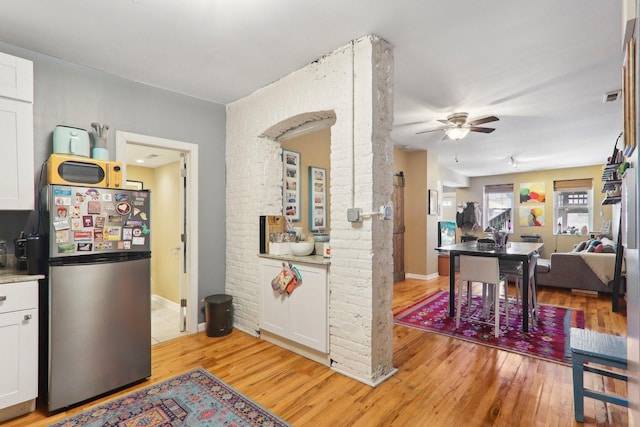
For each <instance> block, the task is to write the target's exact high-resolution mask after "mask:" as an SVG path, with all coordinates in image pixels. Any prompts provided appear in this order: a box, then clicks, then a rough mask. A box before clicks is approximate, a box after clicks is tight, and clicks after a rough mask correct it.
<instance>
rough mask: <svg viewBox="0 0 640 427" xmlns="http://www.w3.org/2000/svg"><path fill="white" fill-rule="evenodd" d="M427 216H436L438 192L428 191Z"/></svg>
mask: <svg viewBox="0 0 640 427" xmlns="http://www.w3.org/2000/svg"><path fill="white" fill-rule="evenodd" d="M429 215H438V191H437V190H429Z"/></svg>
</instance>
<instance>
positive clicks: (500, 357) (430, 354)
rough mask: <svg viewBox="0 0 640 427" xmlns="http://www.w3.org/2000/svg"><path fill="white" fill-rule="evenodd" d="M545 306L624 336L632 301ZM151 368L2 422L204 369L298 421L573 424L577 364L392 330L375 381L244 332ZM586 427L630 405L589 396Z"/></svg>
mask: <svg viewBox="0 0 640 427" xmlns="http://www.w3.org/2000/svg"><path fill="white" fill-rule="evenodd" d="M437 289H448V278H447V277H440V278H438V279H434V280H429V281H421V280H411V279H408V280H406V281H404V282H400V283H397V284H396V285H395V286H394V300H393V310H394V312H395V311H397V310H399V309H401V308H404V307H406V306H408V305H409V304H411V303H412V302H415V301H417V300H419V299H420V298H422V297H423V296H426V295H428V294H430V293H431V292H433V291H435V290H437ZM538 301H539V302H540V303H543V304H551V305H561V306H565V307H573V308H579V309H582V310H584V311H585V315H586V323H587V325H586V327H587V328H589V329H593V330H596V331H601V332H607V333H613V334H617V335H625V336H626V315H625V313H626V311H625V310H626V306H625V303H624V301H623V300H621V304H620V305H621V310H620V312H619V313H612V312H611V299H610V297H607V296H599V297H594V296H590V295H581V294H572V293H571V292H570V291H567V290H558V289H553V288H541V289H539V291H538ZM152 362H153V368H152V369H153V370H152V372H153V375H152V377H151V378H150V379H149V380H148V381H146V382H144V383H142V384H139V385H137V386H134V387H130V388H129V389H127V390H124V391H122V392H120V393H117V394H113V395H111V396H108V397H106V398H103V399H100V400H96V401H93V402H91V403H88V404H86V405H83V406H80V407H77V408H73V409H71V410H69V411H67V412H66V413H61V414H57V415H54V416H51V417H46V416H45V415H44V414H43V413H42V412H40V411H36V412H35V413H32V414H29V415H26V416H23V417H20V418H16V419H14V420H10V421H7V422H5V423H4V424H3V427H5V426H6V427H14V426H44V425H46V424H49V423H52V422H55V421H57V420H60V419H62V418H64V417H66V416H68V415H72V414H75V413H78V412H80V411H81V410H83V409H86V408H88V407H90V406H93V405H96V404H99V403H101V402H104V401H107V400H110V399H113V398H115V397H117V396H119V395H121V394H125V393H128V392H131V391H133V390H136V389H138V388H142V387H146V386H148V385H150V384H153V383H154V382H157V381H161V380H164V379H166V378H169V377H171V376H174V375H177V374H180V373H182V372H184V371H186V370H188V369H191V368H195V367H198V366H202V367H204V368H205V369H207V370H209V371H210V372H212V373H213V374H214V375H216V376H217V377H219V378H220V379H222V380H223V381H225V382H227V383H228V384H230V385H232V386H233V387H234V388H236V389H237V390H239V391H240V392H242V393H244V394H245V395H247V396H249V397H250V398H252V399H253V400H255V401H256V402H258V403H259V404H261V405H262V406H264V407H266V408H267V409H269V410H271V411H273V412H274V413H276V414H277V415H279V416H280V417H282V418H284V419H285V420H287V421H288V422H289V423H291V424H292V425H294V426H314V427H315V426H367V427H370V426H430V427H432V426H434V427H438V426H465V427H470V426H562V427H565V426H572V425H580V424H578V423H576V422H575V421H574V418H573V389H572V381H571V368H570V367H567V366H563V365H559V364H556V363H550V362H544V361H541V360H538V359H534V358H530V357H525V356H520V355H517V354H514V353H509V352H505V351H501V350H497V349H493V348H489V347H485V346H482V345H477V344H471V343H467V342H464V341H460V340H456V339H453V338H448V337H443V336H440V335H436V334H431V333H426V332H422V331H418V330H415V329H411V328H407V327H404V326H395V327H394V366H395V367H396V368H397V369H398V373H397V374H396V375H394V376H392V377H391V378H390V379H388V380H387V381H385V382H384V383H382V384H381V385H379V386H378V387H376V388H372V387H369V386H367V385H364V384H362V383H360V382H358V381H355V380H352V379H350V378H347V377H345V376H343V375H340V374H337V373H334V372H333V371H332V370H331V369H329V368H327V367H324V366H322V365H319V364H317V363H315V362H312V361H310V360H308V359H305V358H303V357H301V356H298V355H296V354H294V353H291V352H289V351H287V350H284V349H281V348H279V347H276V346H274V345H272V344H269V343H267V342H265V341H262V340H260V339H257V338H254V337H252V336H249V335H247V334H245V333H242V332H240V331H238V330H234V331H233V332H232V333H231V334H230V335H228V336H226V337H220V338H209V337H207V336H206V334H205V333H204V332H201V333H198V334H195V335H191V336H187V337H182V338H177V339H175V340H171V341H168V342H164V343H161V344H157V345H155V346H153V347H152ZM585 384H588V385H591V386H592V387H595V388H598V389H607V390H615V391H616V392H617V393H623V394H624V395H626V384H625V383H623V382H621V381H617V380H613V379H610V378H608V379H606V380H604V381H603V380H602V379H601V378H599V377H596V376H592V374H587V376H586V378H585ZM584 425H585V426H626V425H627V410H626V408H621V407H619V406H616V405H608V404H604V403H602V402H599V401H595V400H593V399H586V400H585V423H584Z"/></svg>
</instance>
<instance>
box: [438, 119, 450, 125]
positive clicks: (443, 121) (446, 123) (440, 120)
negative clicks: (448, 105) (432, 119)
mask: <svg viewBox="0 0 640 427" xmlns="http://www.w3.org/2000/svg"><path fill="white" fill-rule="evenodd" d="M438 121H439V122H440V123H444V124H445V125H449V124H451V123H450V122H449V120H447V119H438Z"/></svg>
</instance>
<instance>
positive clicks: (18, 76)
mask: <svg viewBox="0 0 640 427" xmlns="http://www.w3.org/2000/svg"><path fill="white" fill-rule="evenodd" d="M0 96H3V97H5V98H11V99H16V100H20V101H26V102H28V103H32V102H33V62H31V61H29V60H27V59H23V58H18V57H16V56H11V55H7V54H6V53H2V52H0Z"/></svg>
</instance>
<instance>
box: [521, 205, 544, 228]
mask: <svg viewBox="0 0 640 427" xmlns="http://www.w3.org/2000/svg"><path fill="white" fill-rule="evenodd" d="M519 213H520V222H519V224H520V225H521V226H522V227H544V225H545V219H544V205H540V206H520V212H519Z"/></svg>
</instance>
